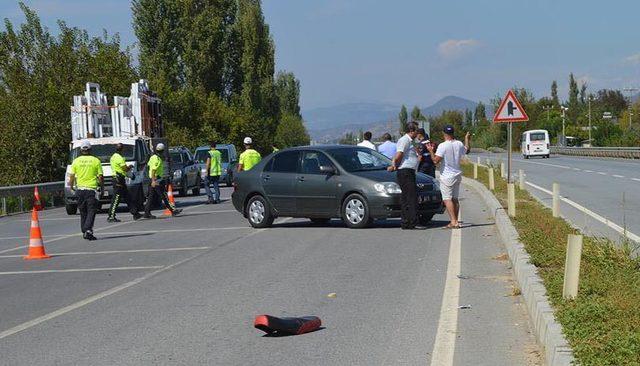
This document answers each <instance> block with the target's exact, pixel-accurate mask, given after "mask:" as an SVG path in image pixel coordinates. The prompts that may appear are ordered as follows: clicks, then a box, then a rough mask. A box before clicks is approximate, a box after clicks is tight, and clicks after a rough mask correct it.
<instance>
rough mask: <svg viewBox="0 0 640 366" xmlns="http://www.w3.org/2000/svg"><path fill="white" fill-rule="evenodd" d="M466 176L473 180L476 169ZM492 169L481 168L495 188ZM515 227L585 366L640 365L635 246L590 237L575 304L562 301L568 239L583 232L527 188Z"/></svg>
mask: <svg viewBox="0 0 640 366" xmlns="http://www.w3.org/2000/svg"><path fill="white" fill-rule="evenodd" d="M463 170H464V175H465V176H466V177H468V178H473V165H472V164H465V165H464V167H463ZM494 171H495V172H496V176H495V184H496V190H495V191H494V192H493V193H494V195H495V196H496V198H498V200H499V201H500V203H501V204H502V205H503V207H506V205H507V201H506V200H507V183H506V181H505V180H503V179H501V178H500V169H494ZM488 177H489V175H488V170H487V169H486V168H482V167H478V181H480V182H481V183H483V184H484V185H485V186H487V187H488V186H489V178H488ZM516 207H517V217H516V218H512V219H511V221H512V222H513V224H514V225H515V227H516V229H517V231H518V233H519V235H520V241H521V242H522V243H523V244H524V246H525V249H526V250H527V252H528V253H529V255H530V256H531V263H532V264H534V265H535V266H536V267H538V273H539V274H540V276H541V277H542V280H543V282H544V285H545V287H546V289H547V295H548V296H549V299H550V301H551V305H552V306H553V308H554V312H555V316H556V319H557V320H558V322H559V323H560V324H561V325H562V327H563V331H564V333H565V336H566V337H567V340H568V341H569V343H570V345H571V347H572V348H573V351H574V356H575V359H576V361H577V362H578V363H579V364H580V365H594V366H596V365H597V366H606V365H612V366H613V365H615V366H620V365H629V366H640V257H636V258H633V257H632V256H631V252H632V251H633V250H635V249H637V247H636V248H633V246H632V245H631V243H629V242H624V243H623V244H622V245H621V246H620V245H616V243H614V242H612V241H610V240H607V239H603V238H595V237H590V236H584V239H583V249H582V260H581V264H580V289H579V291H578V297H577V298H576V299H575V300H565V299H563V298H562V285H563V277H564V261H565V255H566V246H567V235H568V234H579V232H578V230H576V229H574V228H573V227H571V226H570V225H569V224H568V223H567V222H566V221H565V220H563V219H561V218H554V217H553V216H552V215H551V210H550V209H548V208H546V207H545V206H543V205H542V204H540V202H538V201H537V200H536V199H535V198H533V197H532V196H531V195H530V194H529V193H528V192H527V191H526V190H519V189H517V184H516Z"/></svg>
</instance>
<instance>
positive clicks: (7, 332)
mask: <svg viewBox="0 0 640 366" xmlns="http://www.w3.org/2000/svg"><path fill="white" fill-rule="evenodd" d="M289 220H290V218H285V219H282V221H280V223H284V222H287V221H289ZM265 230H269V229H258V230H255V231H252V232H251V233H249V234H247V235H245V236H242V237H239V238H237V239H234V240H232V241H230V242H229V243H233V242H237V241H239V240H242V239H246V238H249V237H251V236H254V235H256V234H259V233H261V232H263V231H265ZM201 254H202V253H198V254H195V255H192V256H191V257H189V258H185V259H183V260H181V261H178V262H176V263H174V264H170V265H168V266H166V267H162V268H160V269H158V270H156V271H153V272H150V273H147V274H146V275H144V276H142V277H139V278H136V279H135V280H132V281H129V282H127V283H124V284H122V285H118V286H116V287H113V288H111V289H109V290H106V291H103V292H100V293H98V294H95V295H93V296H89V297H87V298H86V299H84V300H80V301H78V302H76V303H73V304H71V305H68V306H65V307H63V308H60V309H58V310H55V311H53V312H51V313H49V314H45V315H43V316H40V317H38V318H35V319H31V320H29V321H27V322H24V323H22V324H18V325H16V326H15V327H13V328H9V329H7V330H5V331H2V332H0V339H3V338H6V337H9V336H11V335H13V334H16V333H18V332H22V331H23V330H27V329H29V328H32V327H35V326H36V325H38V324H41V323H44V322H46V321H49V320H51V319H55V318H57V317H59V316H60V315H64V314H66V313H68V312H70V311H73V310H76V309H79V308H81V307H84V306H86V305H89V304H91V303H93V302H96V301H98V300H100V299H103V298H105V297H107V296H110V295H113V294H116V293H118V292H120V291H122V290H126V289H128V288H129V287H132V286H135V285H137V284H139V283H141V282H142V281H144V280H147V279H149V278H151V277H154V276H155V275H158V274H160V273H162V272H165V271H168V270H170V269H172V268H175V267H177V266H179V265H181V264H182V263H186V262H188V261H190V260H192V259H194V258H196V257H198V256H200V255H201Z"/></svg>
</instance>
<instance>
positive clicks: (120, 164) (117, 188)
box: [107, 143, 142, 222]
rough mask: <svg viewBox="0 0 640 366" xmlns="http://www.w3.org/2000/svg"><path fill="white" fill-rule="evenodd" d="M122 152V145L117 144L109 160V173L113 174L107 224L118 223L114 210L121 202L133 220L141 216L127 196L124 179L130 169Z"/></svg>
mask: <svg viewBox="0 0 640 366" xmlns="http://www.w3.org/2000/svg"><path fill="white" fill-rule="evenodd" d="M123 150H124V145H122V143H118V144H117V145H116V152H115V153H114V154H113V155H111V159H109V164H110V165H111V173H112V174H113V197H111V206H109V218H107V221H108V222H120V220H118V219H117V218H116V210H117V209H118V205H119V204H120V201H121V200H124V201H125V202H126V203H127V208H128V209H129V212H131V215H133V219H134V220H138V219H139V218H140V217H142V215H140V213H138V208H137V207H136V204H135V202H132V200H131V197H130V196H129V189H128V188H127V183H126V180H125V177H126V175H127V172H128V171H129V170H130V169H131V167H130V166H129V165H127V162H126V160H125V159H124V157H123V156H122V151H123Z"/></svg>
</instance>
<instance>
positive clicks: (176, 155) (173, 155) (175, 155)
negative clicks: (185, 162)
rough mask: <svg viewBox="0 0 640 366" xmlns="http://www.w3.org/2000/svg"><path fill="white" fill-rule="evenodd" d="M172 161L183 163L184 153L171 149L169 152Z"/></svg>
mask: <svg viewBox="0 0 640 366" xmlns="http://www.w3.org/2000/svg"><path fill="white" fill-rule="evenodd" d="M169 156H170V158H171V162H172V163H182V154H180V153H179V152H177V151H171V152H170V153H169Z"/></svg>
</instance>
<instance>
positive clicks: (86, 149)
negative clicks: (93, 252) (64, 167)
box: [69, 140, 104, 240]
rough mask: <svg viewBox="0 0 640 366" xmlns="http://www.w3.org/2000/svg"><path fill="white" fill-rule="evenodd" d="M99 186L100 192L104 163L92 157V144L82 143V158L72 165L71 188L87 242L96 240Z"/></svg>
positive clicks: (79, 157) (74, 160)
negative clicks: (76, 201)
mask: <svg viewBox="0 0 640 366" xmlns="http://www.w3.org/2000/svg"><path fill="white" fill-rule="evenodd" d="M98 184H99V185H100V191H102V190H103V188H104V182H103V178H102V163H101V162H100V160H99V159H98V158H96V157H95V156H93V155H91V143H90V142H89V141H88V140H85V141H82V144H81V145H80V156H78V157H77V158H75V159H73V163H71V174H70V175H69V186H70V187H71V190H72V191H75V194H76V197H77V198H78V209H79V210H80V230H82V237H83V238H85V239H86V240H96V237H95V236H93V223H94V221H95V218H96V213H97V212H98V197H97V196H98Z"/></svg>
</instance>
